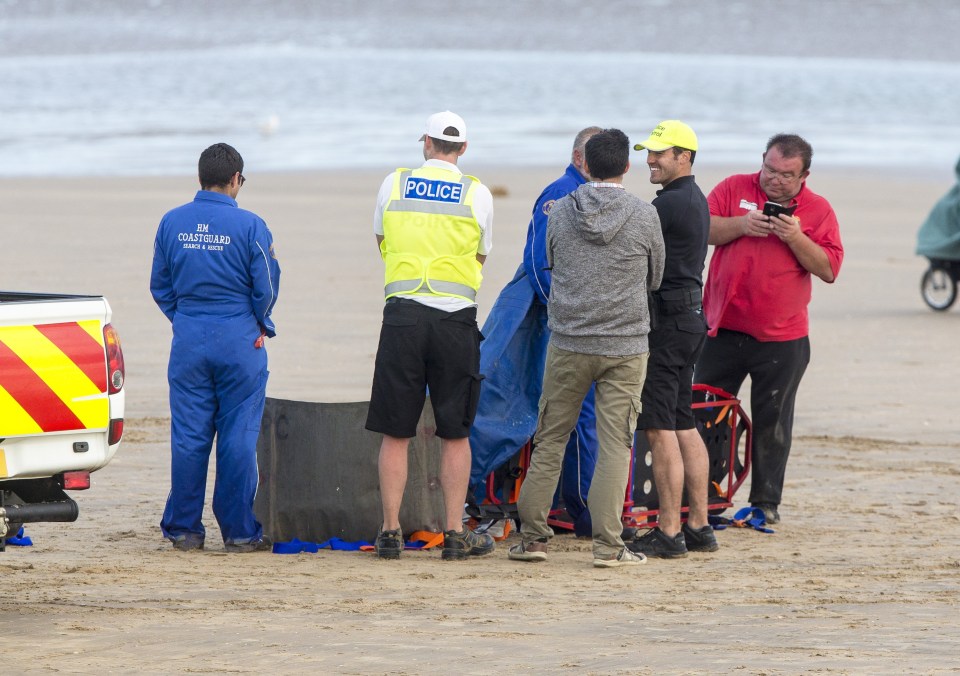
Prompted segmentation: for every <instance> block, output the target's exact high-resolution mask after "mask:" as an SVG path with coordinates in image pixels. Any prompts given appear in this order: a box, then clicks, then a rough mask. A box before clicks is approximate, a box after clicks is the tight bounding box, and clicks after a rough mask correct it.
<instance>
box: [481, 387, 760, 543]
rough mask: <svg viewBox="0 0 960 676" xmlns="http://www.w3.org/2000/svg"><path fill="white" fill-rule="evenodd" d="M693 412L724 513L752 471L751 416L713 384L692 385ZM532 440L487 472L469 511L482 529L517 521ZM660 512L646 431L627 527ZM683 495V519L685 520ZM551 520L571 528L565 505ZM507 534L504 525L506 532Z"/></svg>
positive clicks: (626, 506)
mask: <svg viewBox="0 0 960 676" xmlns="http://www.w3.org/2000/svg"><path fill="white" fill-rule="evenodd" d="M693 398H694V403H693V411H694V415H695V416H696V419H697V429H698V431H699V432H700V436H701V437H702V438H703V441H704V444H705V445H706V447H707V454H708V456H709V461H710V494H709V511H710V513H711V514H714V515H716V514H721V513H723V512H724V511H725V510H726V509H728V508H730V507H733V497H734V495H735V494H736V492H737V490H738V489H739V488H740V486H741V485H743V482H744V481H745V480H746V478H747V476H748V475H749V473H750V465H751V449H752V442H753V430H752V426H751V423H750V418H749V417H748V416H747V415H746V413H745V412H744V410H743V408H742V407H741V405H740V400H739V399H737V398H736V397H734V396H733V395H731V394H730V393H729V392H725V391H724V390H721V389H719V388H715V387H711V386H709V385H702V384H695V385H694V386H693ZM535 452H536V451H535V449H534V448H533V446H532V443H531V442H530V441H528V442H527V443H526V444H525V445H524V446H523V447H522V448H521V449H520V450H519V451H517V453H516V454H515V455H514V456H513V457H512V458H511V459H510V461H509V462H507V463H506V464H505V465H504V466H503V467H500V468H498V469H497V470H494V471H493V472H491V473H490V474H489V475H488V476H487V480H486V498H485V500H483V502H482V503H480V504H472V505H468V506H467V513H468V514H470V515H471V516H472V517H473V518H474V519H475V520H476V521H477V526H476V529H477V530H479V531H480V532H484V531H486V530H488V529H490V528H491V527H492V526H494V525H495V524H497V523H499V522H501V521H502V522H506V523H509V521H510V520H518V519H519V516H518V514H517V499H518V498H519V496H520V488H521V486H522V485H523V479H524V478H525V476H526V473H527V470H528V468H529V467H530V457H531V455H532V453H535ZM658 514H659V500H658V496H657V489H656V483H655V481H654V478H653V466H652V460H651V454H650V449H649V447H648V446H647V443H646V436H645V435H644V434H643V433H638V434H637V435H636V437H635V443H634V446H633V448H632V449H631V459H630V478H629V480H628V481H627V488H626V492H625V495H624V501H623V524H624V528H626V529H629V528H634V529H640V528H652V527H653V526H655V525H656V522H657V515H658ZM686 514H687V504H686V497H684V501H683V506H682V508H681V519H682V520H684V521H685V520H686ZM547 522H548V523H549V524H550V526H551V527H552V528H554V530H556V529H560V530H573V527H574V524H573V521H572V520H571V519H570V518H569V517H567V515H566V510H565V509H564V507H563V504H562V503H561V504H558V505H557V506H556V507H555V508H554V509H552V510H551V511H550V514H549V516H548V519H547ZM508 533H509V525H507V526H505V528H504V533H503V537H506V535H507V534H508Z"/></svg>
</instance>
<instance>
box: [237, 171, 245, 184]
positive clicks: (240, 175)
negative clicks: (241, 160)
mask: <svg viewBox="0 0 960 676" xmlns="http://www.w3.org/2000/svg"><path fill="white" fill-rule="evenodd" d="M237 175H238V176H239V177H240V185H243V184H244V183H246V182H247V179H245V178H244V177H243V174H240V173H238V174H237Z"/></svg>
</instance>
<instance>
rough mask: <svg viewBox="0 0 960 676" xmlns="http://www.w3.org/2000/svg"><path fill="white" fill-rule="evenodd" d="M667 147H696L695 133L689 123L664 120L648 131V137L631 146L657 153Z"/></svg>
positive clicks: (691, 148)
mask: <svg viewBox="0 0 960 676" xmlns="http://www.w3.org/2000/svg"><path fill="white" fill-rule="evenodd" d="M667 148H683V149H684V150H696V149H697V135H696V134H694V133H693V129H691V128H690V125H687V124H684V123H683V122H681V121H680V120H664V121H663V122H661V123H660V124H658V125H657V126H656V128H655V129H654V130H653V131H652V132H650V137H649V138H648V139H647V140H646V141H644V142H643V143H638V144H637V145H635V146H633V149H634V150H643V149H647V150H652V151H653V152H655V153H659V152H660V151H662V150H666V149H667Z"/></svg>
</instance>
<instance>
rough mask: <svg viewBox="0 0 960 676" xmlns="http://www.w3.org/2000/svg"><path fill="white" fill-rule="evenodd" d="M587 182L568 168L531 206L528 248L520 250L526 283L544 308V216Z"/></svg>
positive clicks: (546, 282)
mask: <svg viewBox="0 0 960 676" xmlns="http://www.w3.org/2000/svg"><path fill="white" fill-rule="evenodd" d="M586 182H587V179H585V178H584V177H583V175H582V174H581V173H580V172H579V171H577V168H576V167H575V166H573V165H572V164H571V165H569V166H568V167H567V170H566V171H565V172H564V173H563V176H561V177H560V178H558V179H557V180H556V181H554V182H553V183H551V184H550V185H548V186H547V187H546V188H544V189H543V192H542V193H540V197H538V198H537V201H536V203H535V204H534V205H533V217H532V218H531V219H530V225H528V226H527V244H526V246H525V247H524V248H523V269H524V271H525V272H526V273H527V280H529V282H530V284H531V285H532V286H533V291H534V293H536V294H537V298H538V299H539V301H540V302H541V303H542V304H544V305H546V304H547V299H548V298H549V297H550V270H549V267H550V264H549V263H547V215H548V214H549V213H550V208H551V207H552V206H553V203H554V202H556V201H557V200H558V199H560V198H561V197H564V196H566V195H568V194H570V193H572V192H573V191H574V190H576V189H577V188H578V187H579V186H581V185H583V184H584V183H586Z"/></svg>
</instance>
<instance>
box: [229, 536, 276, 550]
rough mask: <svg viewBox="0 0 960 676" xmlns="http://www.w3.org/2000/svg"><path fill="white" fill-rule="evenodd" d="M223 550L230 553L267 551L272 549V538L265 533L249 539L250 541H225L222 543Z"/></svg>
mask: <svg viewBox="0 0 960 676" xmlns="http://www.w3.org/2000/svg"><path fill="white" fill-rule="evenodd" d="M223 549H224V551H227V552H230V553H231V554H249V553H251V552H268V551H270V550H271V549H273V540H271V539H270V538H268V537H267V536H266V535H264V536H262V537H261V538H260V539H259V540H251V541H250V542H241V543H236V542H226V543H224V545H223Z"/></svg>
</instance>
